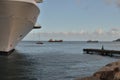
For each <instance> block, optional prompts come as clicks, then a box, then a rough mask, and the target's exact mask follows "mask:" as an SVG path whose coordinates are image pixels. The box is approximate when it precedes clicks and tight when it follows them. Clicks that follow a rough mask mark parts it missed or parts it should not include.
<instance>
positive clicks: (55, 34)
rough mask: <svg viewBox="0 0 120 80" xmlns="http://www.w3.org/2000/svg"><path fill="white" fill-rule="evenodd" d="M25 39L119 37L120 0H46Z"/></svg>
mask: <svg viewBox="0 0 120 80" xmlns="http://www.w3.org/2000/svg"><path fill="white" fill-rule="evenodd" d="M38 6H39V8H40V15H39V17H38V20H37V23H36V24H37V25H41V26H42V28H41V29H38V30H32V31H31V32H30V33H29V34H28V35H27V36H26V37H25V38H24V39H25V40H49V39H51V38H52V39H63V40H65V41H87V40H99V41H112V40H115V39H117V38H120V0H44V1H43V3H40V4H38Z"/></svg>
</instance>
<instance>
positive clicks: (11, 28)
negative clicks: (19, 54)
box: [0, 0, 42, 55]
mask: <svg viewBox="0 0 120 80" xmlns="http://www.w3.org/2000/svg"><path fill="white" fill-rule="evenodd" d="M37 2H39V3H41V2H42V0H0V54H5V55H6V54H8V53H9V52H11V51H12V50H13V49H14V47H15V46H16V45H17V43H18V42H19V41H21V40H22V39H23V38H24V37H25V36H26V34H28V33H29V32H30V31H31V30H32V29H33V27H34V25H35V23H36V20H37V17H38V15H39V13H40V10H39V8H38V6H37Z"/></svg>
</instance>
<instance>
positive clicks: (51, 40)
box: [48, 39, 63, 42]
mask: <svg viewBox="0 0 120 80" xmlns="http://www.w3.org/2000/svg"><path fill="white" fill-rule="evenodd" d="M48 42H63V40H53V39H50V40H49V41H48Z"/></svg>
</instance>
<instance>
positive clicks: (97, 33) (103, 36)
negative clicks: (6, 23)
mask: <svg viewBox="0 0 120 80" xmlns="http://www.w3.org/2000/svg"><path fill="white" fill-rule="evenodd" d="M119 37H120V28H119V27H117V28H114V27H113V28H111V29H109V30H104V29H102V28H98V29H96V30H94V31H92V32H90V31H89V30H87V31H85V30H80V31H78V32H76V31H70V32H31V33H29V34H28V36H26V37H25V38H24V40H39V39H41V40H49V39H51V38H53V39H63V40H90V39H91V40H109V39H111V40H114V39H117V38H119Z"/></svg>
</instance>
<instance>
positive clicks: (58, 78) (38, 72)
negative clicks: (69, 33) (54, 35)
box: [0, 41, 120, 80]
mask: <svg viewBox="0 0 120 80" xmlns="http://www.w3.org/2000/svg"><path fill="white" fill-rule="evenodd" d="M43 43H44V44H36V42H35V41H34V42H32V41H22V42H20V43H19V44H18V45H17V47H16V48H15V49H16V51H15V52H13V54H11V55H9V56H0V80H74V79H75V78H76V77H85V76H90V75H92V74H93V73H94V72H95V71H97V70H98V69H99V68H101V67H102V66H104V65H106V64H108V63H110V62H114V61H117V60H119V59H120V58H119V57H117V58H116V57H107V56H100V55H89V54H83V51H82V50H83V49H84V48H96V49H101V47H102V46H104V49H112V50H120V42H99V43H87V42H80V41H65V42H43Z"/></svg>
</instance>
